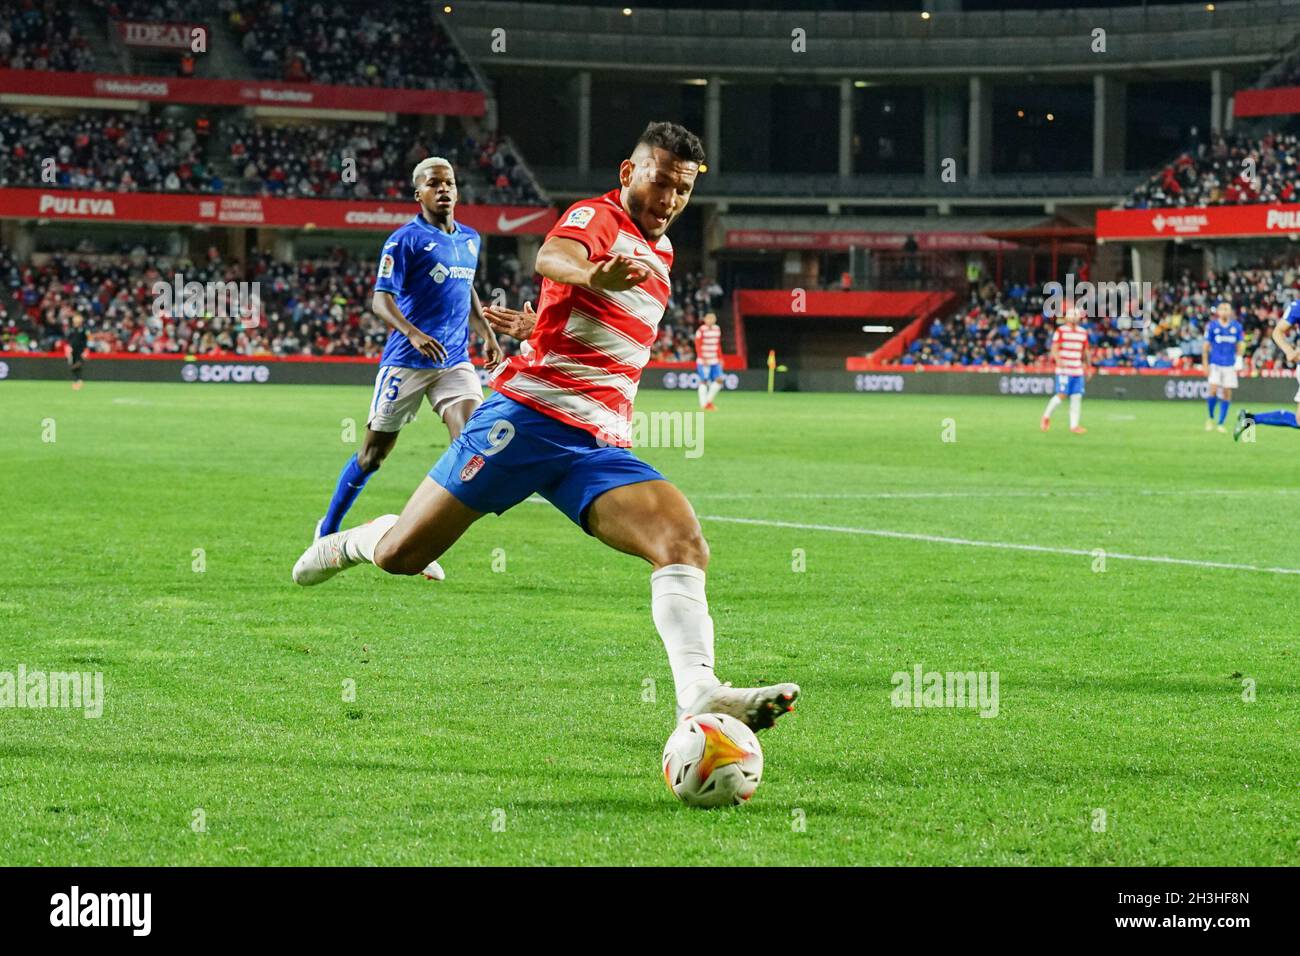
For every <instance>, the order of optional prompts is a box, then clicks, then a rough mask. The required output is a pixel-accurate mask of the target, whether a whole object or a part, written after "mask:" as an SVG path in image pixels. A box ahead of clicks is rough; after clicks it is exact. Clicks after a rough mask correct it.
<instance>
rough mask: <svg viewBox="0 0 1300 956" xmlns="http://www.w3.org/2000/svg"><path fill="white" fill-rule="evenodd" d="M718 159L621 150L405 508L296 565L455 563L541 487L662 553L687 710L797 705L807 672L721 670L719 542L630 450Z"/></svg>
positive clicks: (642, 148)
mask: <svg viewBox="0 0 1300 956" xmlns="http://www.w3.org/2000/svg"><path fill="white" fill-rule="evenodd" d="M703 162H704V147H703V146H702V145H701V144H700V141H699V138H698V137H696V136H695V134H693V133H691V132H689V131H688V130H686V129H685V128H683V127H681V126H678V125H676V124H674V123H651V124H650V125H649V126H647V127H646V129H645V131H644V132H643V133H642V134H641V137H640V138H639V139H638V140H637V143H636V146H635V148H634V149H633V150H632V154H631V156H629V157H628V158H627V159H625V160H623V162H622V163H621V164H620V165H619V171H618V172H619V184H620V185H619V188H617V189H614V190H611V191H610V192H608V193H605V194H604V195H602V196H593V197H592V198H590V199H586V200H583V201H582V202H578V203H576V204H574V205H573V206H571V207H569V209H568V210H567V211H566V212H565V214H564V216H563V218H561V219H560V221H559V222H557V223H556V225H555V226H554V227H553V228H552V229H551V231H550V233H549V234H548V235H547V237H546V241H545V243H544V244H543V245H542V248H541V250H540V251H539V252H538V254H537V267H536V268H537V272H538V273H539V274H540V275H541V276H542V278H543V281H542V288H541V295H540V298H539V304H538V309H537V316H536V326H535V330H534V331H533V332H532V334H531V337H530V338H529V340H528V343H527V344H528V346H529V348H528V350H527V352H526V353H524V352H521V354H520V355H517V356H513V357H512V358H511V359H510V360H509V361H507V362H506V363H504V364H503V365H502V366H501V367H500V368H499V369H498V370H497V372H496V373H495V374H494V375H493V376H492V382H491V384H492V388H493V389H494V391H495V394H494V395H493V396H492V397H491V398H489V399H488V400H487V401H486V402H484V403H483V404H482V405H481V406H480V407H479V408H478V409H477V410H476V411H475V413H474V415H473V417H472V418H471V419H470V421H469V422H468V424H467V425H466V427H465V431H464V432H462V433H461V435H460V437H459V438H457V439H456V440H455V441H453V442H452V443H451V447H450V448H449V449H447V451H446V452H445V453H444V454H443V456H442V457H441V458H440V459H439V460H438V463H437V464H436V465H434V467H433V470H432V471H430V472H429V476H428V477H427V478H425V480H424V482H423V483H422V484H421V485H420V487H419V488H417V489H416V491H415V494H414V495H412V496H411V499H410V500H409V501H408V502H407V503H406V507H405V508H404V509H402V513H401V515H391V514H390V515H383V516H381V517H379V518H376V519H375V520H374V521H372V522H370V523H369V524H366V525H361V526H360V527H356V528H350V529H348V530H347V531H343V532H340V533H338V534H334V535H329V536H328V537H325V538H321V539H320V540H318V541H316V542H315V544H313V545H312V546H311V547H310V548H308V549H307V550H306V551H305V552H303V554H302V556H301V557H300V558H299V559H298V561H297V563H296V564H295V565H294V568H293V579H294V581H295V582H297V583H298V584H300V585H304V586H310V585H315V584H320V583H321V582H323V581H326V580H328V579H329V578H331V577H333V576H334V575H335V574H337V573H338V572H339V571H342V570H344V569H346V568H350V567H352V566H353V565H356V564H374V565H376V566H377V567H379V568H382V569H383V570H385V571H387V572H389V573H390V574H416V573H419V572H421V571H423V572H424V573H425V574H426V576H432V577H440V576H441V574H442V572H441V569H440V568H437V564H436V559H437V558H438V557H439V556H441V555H442V554H443V553H444V552H445V551H446V550H447V549H448V548H450V547H451V546H452V545H453V544H455V542H456V541H457V539H459V538H460V536H461V535H463V534H464V533H465V532H466V531H467V530H468V529H469V527H470V525H472V524H473V523H474V522H475V521H477V520H478V519H479V518H481V517H483V515H484V514H485V513H486V512H489V511H491V512H495V513H496V514H502V513H504V512H505V511H507V510H509V509H510V508H513V507H514V506H515V505H517V504H518V503H519V502H521V501H523V500H524V499H525V498H527V497H529V496H530V495H532V494H534V493H537V494H540V495H541V496H542V497H544V498H545V499H546V500H548V501H550V502H551V503H552V504H553V505H555V507H557V508H558V509H559V510H560V511H562V512H563V513H564V514H565V516H567V517H568V518H569V519H570V520H571V521H572V522H573V523H574V524H576V525H578V527H580V528H582V530H583V531H585V532H587V533H588V534H590V535H592V536H593V537H595V538H597V539H598V540H600V541H601V542H603V543H604V544H606V545H608V546H609V547H611V548H613V549H614V550H616V551H622V552H623V553H624V554H631V555H634V556H636V557H639V558H641V559H643V560H645V561H646V562H648V563H649V564H650V566H651V568H652V571H651V574H650V610H651V618H652V620H653V621H654V626H655V628H656V629H657V630H658V632H659V636H660V637H661V639H662V640H663V643H664V648H665V650H666V651H667V652H668V662H669V665H670V667H671V669H672V674H673V681H674V683H675V685H676V693H677V708H678V716H679V717H681V716H684V715H686V714H703V713H723V714H729V715H731V716H733V717H735V718H737V719H739V720H742V721H744V722H745V723H746V724H747V725H748V726H749V727H750V728H752V729H754V730H761V729H763V728H765V727H770V726H771V725H772V723H773V722H774V721H775V720H776V719H777V718H778V717H780V716H781V715H782V714H784V713H786V712H787V711H789V710H791V709H792V708H793V706H794V700H795V698H796V697H797V696H798V695H799V687H798V685H796V684H774V685H771V686H769V687H750V688H733V687H731V686H729V685H726V684H722V683H721V682H719V680H718V678H717V677H716V676H715V675H714V670H713V619H712V618H711V617H710V616H709V603H708V599H707V598H706V596H705V592H704V571H705V568H706V567H707V566H708V563H709V547H708V544H707V543H706V542H705V540H704V534H703V532H702V531H701V529H700V523H699V520H698V519H697V518H696V517H695V511H694V510H693V509H692V508H691V505H690V502H689V501H687V500H686V496H685V495H683V494H682V493H681V491H679V490H678V489H677V487H676V486H674V485H672V484H671V483H669V482H668V481H667V480H665V479H664V476H663V475H661V474H660V473H659V472H658V471H657V470H655V469H654V468H652V467H651V466H650V465H647V464H646V463H645V462H643V461H641V460H640V459H638V458H637V457H636V456H635V455H633V454H632V452H631V450H630V446H631V439H630V436H631V430H632V402H633V400H634V399H635V397H636V390H637V384H638V383H639V381H640V379H641V370H642V369H643V368H644V367H645V364H646V362H647V361H648V360H649V358H650V349H651V346H652V345H654V342H655V339H656V337H657V335H658V329H659V322H660V320H661V319H662V318H663V314H664V308H665V306H666V305H667V304H668V298H669V296H670V294H671V290H672V286H671V283H670V278H669V269H670V268H671V266H672V262H673V247H672V243H671V242H669V240H668V237H667V235H666V233H667V231H668V227H669V226H670V225H672V223H673V222H674V221H675V220H676V219H677V217H678V216H680V215H681V213H682V211H683V210H684V209H685V208H686V204H687V203H688V202H689V201H690V198H691V191H692V189H693V188H694V185H695V178H696V175H697V174H698V172H699V168H700V164H701V163H703ZM497 311H498V310H497V309H495V308H493V309H489V310H488V314H489V317H490V316H491V315H492V314H493V313H495V312H497ZM519 315H520V314H518V313H516V315H515V316H514V317H513V320H514V321H518V317H519ZM431 571H432V572H434V573H432V574H431V573H430V572H431ZM578 593H581V592H578Z"/></svg>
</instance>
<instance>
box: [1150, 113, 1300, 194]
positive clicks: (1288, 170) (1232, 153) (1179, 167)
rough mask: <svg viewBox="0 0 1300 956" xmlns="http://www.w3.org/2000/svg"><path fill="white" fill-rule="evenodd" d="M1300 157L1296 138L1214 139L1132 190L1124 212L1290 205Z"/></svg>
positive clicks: (1273, 135)
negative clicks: (1263, 204)
mask: <svg viewBox="0 0 1300 956" xmlns="http://www.w3.org/2000/svg"><path fill="white" fill-rule="evenodd" d="M1298 154H1300V137H1297V136H1296V134H1294V133H1286V132H1270V133H1267V134H1265V135H1263V136H1251V135H1248V134H1244V133H1237V134H1232V133H1229V134H1226V135H1224V134H1215V135H1214V136H1213V137H1212V138H1211V139H1210V141H1209V142H1207V143H1203V144H1201V145H1200V146H1198V147H1196V148H1195V149H1194V150H1189V151H1188V152H1185V153H1183V154H1182V155H1180V156H1179V157H1178V158H1177V159H1175V160H1174V161H1173V162H1171V163H1169V164H1168V165H1166V166H1164V167H1163V168H1162V169H1160V170H1159V171H1158V172H1157V173H1155V174H1154V175H1153V176H1151V178H1150V179H1148V180H1147V181H1146V182H1145V183H1143V184H1142V185H1141V186H1139V187H1138V188H1137V189H1136V190H1134V192H1133V194H1132V195H1131V196H1129V197H1128V199H1127V200H1126V201H1125V203H1124V207H1125V208H1127V209H1151V208H1156V207H1169V206H1174V207H1181V206H1232V205H1239V204H1242V203H1276V202H1292V201H1293V200H1294V199H1295V193H1296V187H1297V184H1298V182H1300V169H1298V168H1297V165H1296V160H1297V155H1298ZM1251 166H1253V167H1254V172H1255V175H1254V176H1253V177H1252V176H1251V175H1250V174H1249V170H1250V168H1251Z"/></svg>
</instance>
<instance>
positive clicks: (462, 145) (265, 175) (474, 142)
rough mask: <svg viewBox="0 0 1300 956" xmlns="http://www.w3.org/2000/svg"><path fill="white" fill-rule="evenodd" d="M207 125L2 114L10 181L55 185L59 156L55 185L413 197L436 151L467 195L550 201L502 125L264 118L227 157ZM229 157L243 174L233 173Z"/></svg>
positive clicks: (228, 137) (242, 128)
mask: <svg viewBox="0 0 1300 956" xmlns="http://www.w3.org/2000/svg"><path fill="white" fill-rule="evenodd" d="M206 129H207V128H206V127H205V126H204V125H202V124H198V123H194V122H187V121H185V120H182V119H178V118H175V117H171V116H164V115H162V114H158V113H119V112H115V111H114V112H108V111H105V112H83V113H80V114H78V115H76V116H72V117H59V116H49V115H46V114H43V113H32V112H18V111H14V112H4V113H0V187H6V186H48V185H50V184H49V183H47V182H45V181H44V180H43V179H42V166H41V161H40V160H41V158H43V157H53V158H54V159H55V161H56V173H55V182H54V185H57V186H63V187H68V188H73V189H103V190H108V191H112V192H201V193H260V194H261V195H267V196H270V195H289V196H307V197H313V198H335V199H339V198H348V199H369V198H396V197H402V198H404V197H406V196H408V195H409V193H410V178H409V171H410V170H411V169H412V168H413V167H414V166H415V164H416V163H418V162H419V161H420V160H421V159H423V158H425V157H426V156H430V155H435V154H436V155H442V156H445V157H446V158H447V159H449V160H451V161H452V163H453V164H454V165H455V166H456V169H457V173H458V175H459V177H460V188H461V201H462V202H468V203H475V202H479V203H494V204H513V205H531V204H541V203H544V202H545V200H544V199H543V198H542V196H541V194H540V191H539V190H538V188H537V184H536V182H535V181H534V180H533V177H532V174H531V173H530V172H529V171H528V169H527V167H525V166H524V164H523V163H522V162H521V161H520V159H519V157H518V155H517V154H516V153H515V151H514V148H513V146H512V145H511V144H510V143H509V141H508V140H506V139H504V138H502V137H500V136H492V135H489V136H485V137H483V138H481V139H476V138H474V137H472V136H464V135H458V134H453V133H451V132H448V133H446V134H444V135H443V136H436V135H434V134H429V133H422V132H420V131H419V130H418V129H417V128H416V127H415V126H414V125H412V124H410V123H404V124H398V125H395V126H384V125H379V124H365V123H353V124H344V125H312V126H305V125H304V126H263V125H259V124H256V123H250V122H248V121H234V120H232V121H228V122H226V123H223V124H222V126H221V133H222V140H223V141H225V142H229V144H230V146H229V149H228V151H227V153H226V155H225V156H224V157H217V156H214V155H212V147H213V143H212V142H211V137H210V136H209V135H208V133H207V132H206ZM346 156H351V157H354V158H355V159H356V161H357V163H356V172H357V181H356V182H355V183H345V182H344V181H343V180H342V160H343V158H344V157H346ZM223 160H224V162H223ZM222 165H226V166H227V167H228V169H229V171H230V172H231V173H232V174H233V175H230V176H223V175H222V173H221V171H220V169H219V168H217V167H219V166H222Z"/></svg>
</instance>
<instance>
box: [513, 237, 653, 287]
mask: <svg viewBox="0 0 1300 956" xmlns="http://www.w3.org/2000/svg"><path fill="white" fill-rule="evenodd" d="M537 272H538V274H539V275H542V276H545V277H546V278H547V279H550V280H551V281H552V282H561V283H563V284H564V285H581V286H586V287H587V288H589V289H597V290H599V291H602V292H626V291H627V290H628V289H631V288H632V287H633V286H637V285H640V284H641V283H642V282H644V281H645V280H646V279H648V278H649V277H650V273H649V271H648V270H647V269H646V268H645V267H644V266H642V265H639V264H638V263H636V262H634V261H633V260H631V259H627V258H625V257H623V256H613V257H611V258H609V259H607V260H605V261H604V262H592V261H591V260H590V259H588V258H587V247H586V246H584V245H583V244H582V243H580V242H578V241H576V240H574V239H565V238H564V237H563V236H552V237H551V238H550V239H547V240H546V242H545V243H544V244H543V245H542V248H541V249H540V250H538V252H537Z"/></svg>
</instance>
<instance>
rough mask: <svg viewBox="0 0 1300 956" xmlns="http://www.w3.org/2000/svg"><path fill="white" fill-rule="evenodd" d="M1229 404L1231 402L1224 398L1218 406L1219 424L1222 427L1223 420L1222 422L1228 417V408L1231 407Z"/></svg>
mask: <svg viewBox="0 0 1300 956" xmlns="http://www.w3.org/2000/svg"><path fill="white" fill-rule="evenodd" d="M1231 404H1232V402H1230V401H1228V400H1227V399H1226V398H1225V399H1222V403H1221V404H1220V405H1219V424H1220V425H1222V424H1223V420H1224V419H1225V418H1227V417H1228V406H1229V405H1231Z"/></svg>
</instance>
